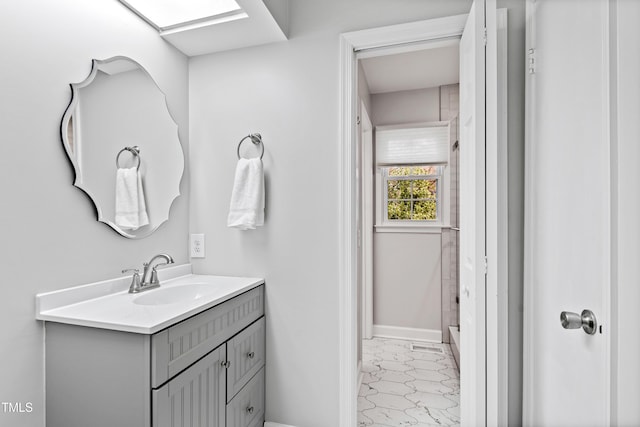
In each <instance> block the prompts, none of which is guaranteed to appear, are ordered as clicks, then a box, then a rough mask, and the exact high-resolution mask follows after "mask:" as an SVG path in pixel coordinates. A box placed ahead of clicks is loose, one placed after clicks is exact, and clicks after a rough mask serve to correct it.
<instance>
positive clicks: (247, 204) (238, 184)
mask: <svg viewBox="0 0 640 427" xmlns="http://www.w3.org/2000/svg"><path fill="white" fill-rule="evenodd" d="M263 224H264V173H263V168H262V160H260V159H258V158H256V159H240V160H238V165H237V166H236V176H235V181H234V182H233V191H232V192H231V205H230V207H229V216H228V217H227V226H228V227H235V228H239V229H240V230H251V229H255V228H256V227H258V226H261V225H263Z"/></svg>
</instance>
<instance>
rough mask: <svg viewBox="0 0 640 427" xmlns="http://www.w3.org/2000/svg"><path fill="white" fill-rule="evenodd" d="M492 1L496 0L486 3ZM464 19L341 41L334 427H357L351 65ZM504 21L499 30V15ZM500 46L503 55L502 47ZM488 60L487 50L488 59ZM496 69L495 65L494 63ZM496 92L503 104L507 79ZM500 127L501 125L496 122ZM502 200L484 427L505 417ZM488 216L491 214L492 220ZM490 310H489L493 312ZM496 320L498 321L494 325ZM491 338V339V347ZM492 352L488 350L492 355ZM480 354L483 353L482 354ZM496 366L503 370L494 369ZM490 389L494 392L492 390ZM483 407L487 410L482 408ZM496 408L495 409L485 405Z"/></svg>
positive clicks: (449, 30) (494, 243) (454, 30)
mask: <svg viewBox="0 0 640 427" xmlns="http://www.w3.org/2000/svg"><path fill="white" fill-rule="evenodd" d="M488 1H492V2H495V0H488ZM466 20H467V14H463V15H455V16H448V17H444V18H436V19H430V20H426V21H419V22H412V23H408V24H400V25H392V26H387V27H380V28H373V29H368V30H361V31H354V32H349V33H343V34H341V35H340V81H339V83H340V84H339V91H340V93H339V96H340V105H339V112H338V113H339V118H338V119H339V132H340V133H339V138H338V143H339V147H338V154H339V156H340V159H339V164H340V170H339V174H338V197H339V206H338V248H337V249H338V250H337V255H338V303H339V343H338V344H339V349H338V359H339V395H338V401H339V405H340V406H339V426H340V427H353V426H354V425H357V394H358V390H357V381H358V372H357V343H356V340H357V336H358V333H357V325H358V322H357V302H358V301H357V289H356V286H357V281H356V268H357V256H358V251H357V230H356V218H355V212H356V203H357V200H355V196H356V188H355V185H356V181H355V173H356V171H355V167H356V158H355V157H356V143H357V126H356V115H357V106H358V97H357V93H356V91H357V59H356V54H355V53H356V52H357V51H361V50H365V49H373V48H378V49H382V48H385V47H387V48H391V49H393V47H394V46H395V47H396V48H398V47H399V46H400V45H403V46H410V45H411V44H412V43H420V42H426V41H437V40H442V39H448V38H454V37H455V38H458V37H460V36H461V35H462V31H463V30H464V27H465V24H466ZM504 23H505V25H506V13H505V19H504ZM503 48H504V51H501V49H503ZM498 51H499V52H498V55H502V57H503V58H505V61H506V44H505V45H504V46H502V47H501V46H500V45H498ZM487 54H488V55H489V54H490V53H489V52H488V53H487ZM498 64H500V62H498ZM503 90H504V91H505V92H504V94H505V97H504V98H505V99H506V79H504V84H503ZM497 101H498V117H503V116H505V115H506V104H504V105H501V101H502V100H501V99H498V100H497ZM503 125H504V126H506V121H504V123H503ZM496 133H497V137H496V138H492V140H491V141H489V140H487V144H495V145H496V146H497V149H496V150H494V151H492V150H489V148H490V147H487V152H492V153H493V152H497V155H498V158H497V159H496V162H497V164H499V165H501V168H504V169H503V170H504V172H505V173H506V167H507V165H506V164H505V163H504V161H506V140H502V141H499V139H500V136H501V135H505V134H506V133H505V132H502V131H501V130H500V131H499V132H496ZM506 196H507V195H506V194H505V193H503V189H502V188H499V189H498V194H497V195H496V199H497V200H498V203H500V205H498V206H496V209H495V210H489V211H488V212H487V226H488V228H487V236H486V237H487V247H488V248H489V249H491V248H496V253H495V254H494V253H488V254H487V255H488V257H489V261H488V262H489V268H488V270H489V271H492V270H493V271H496V272H498V274H488V275H487V289H493V290H496V292H490V293H489V294H488V295H487V299H486V304H487V306H490V307H492V311H491V312H487V311H486V307H487V306H485V313H481V314H480V315H483V314H484V315H486V317H487V324H486V325H487V328H489V327H494V328H496V330H498V334H495V335H494V334H490V335H487V342H486V345H487V348H491V350H490V351H487V357H488V358H487V365H486V367H487V369H486V371H485V373H484V374H485V379H486V381H487V396H486V399H487V400H486V402H483V403H482V404H483V405H486V406H487V421H488V424H489V425H493V424H497V423H498V422H499V420H504V419H506V412H507V388H506V384H507V370H506V369H505V366H506V365H505V364H504V361H506V360H507V357H508V352H507V348H508V347H507V342H506V337H507V333H506V331H507V323H503V321H504V319H506V317H505V316H506V313H507V305H506V304H507V301H508V298H506V296H507V295H506V290H507V283H506V276H505V275H504V274H502V271H504V269H505V268H506V266H507V265H508V259H507V251H506V247H503V243H504V242H506V241H507V236H506V234H505V233H506V228H505V227H500V228H499V229H497V230H496V229H493V228H492V227H490V225H491V224H497V222H498V221H497V219H500V220H503V219H505V218H507V217H508V216H507V212H506ZM493 215H497V217H496V218H494V217H493ZM493 309H495V310H493ZM501 321H502V322H501ZM494 339H497V340H498V341H497V342H496V341H494ZM494 349H495V351H494ZM485 351H486V349H485ZM500 367H502V369H500ZM494 384H495V385H496V386H495V387H494V386H493V385H494ZM487 403H490V404H487ZM491 403H495V404H491Z"/></svg>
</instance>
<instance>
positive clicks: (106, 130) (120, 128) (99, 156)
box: [61, 56, 184, 238]
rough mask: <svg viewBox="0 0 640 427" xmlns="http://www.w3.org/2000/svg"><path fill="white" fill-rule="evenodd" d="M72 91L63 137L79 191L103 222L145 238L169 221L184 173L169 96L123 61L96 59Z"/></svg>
mask: <svg viewBox="0 0 640 427" xmlns="http://www.w3.org/2000/svg"><path fill="white" fill-rule="evenodd" d="M71 91H72V95H71V103H70V104H69V107H68V108H67V110H66V111H65V113H64V116H63V118H62V125H61V135H62V143H63V145H64V148H65V150H66V152H67V155H68V156H69V160H70V161H71V164H72V165H73V168H74V170H75V182H74V185H75V186H76V187H78V188H80V189H82V190H83V191H84V192H85V193H86V194H87V195H88V196H89V197H90V198H91V200H92V201H93V203H94V205H95V208H96V211H97V215H98V221H101V222H103V223H105V224H108V225H109V226H111V227H112V228H113V229H114V230H116V231H117V232H118V233H120V234H121V235H123V236H125V237H128V238H141V237H145V236H148V235H149V234H151V233H152V232H153V231H155V230H156V229H157V228H158V227H159V226H160V224H162V223H163V222H165V221H167V220H168V219H169V210H170V209H171V205H172V203H173V201H174V200H175V198H176V197H178V196H179V195H180V189H179V187H180V180H181V179H182V173H183V171H184V154H183V152H182V146H181V145H180V140H179V139H178V125H177V124H176V122H175V121H174V120H173V118H172V117H171V114H170V113H169V109H168V106H167V102H166V98H165V95H164V93H162V91H160V88H159V87H158V86H157V85H156V83H155V82H154V81H153V79H152V78H151V76H150V75H149V73H148V72H147V71H146V70H145V69H144V68H143V67H142V66H141V65H140V64H138V63H137V62H135V61H133V60H132V59H129V58H126V57H122V56H118V57H114V58H110V59H106V60H95V59H94V60H93V62H92V67H91V73H90V74H89V76H88V77H87V78H86V80H84V81H83V82H81V83H72V84H71Z"/></svg>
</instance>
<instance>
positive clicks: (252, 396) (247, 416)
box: [227, 368, 264, 427]
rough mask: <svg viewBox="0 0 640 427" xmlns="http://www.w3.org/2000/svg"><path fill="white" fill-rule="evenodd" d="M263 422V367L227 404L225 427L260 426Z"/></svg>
mask: <svg viewBox="0 0 640 427" xmlns="http://www.w3.org/2000/svg"><path fill="white" fill-rule="evenodd" d="M263 423H264V368H262V369H260V370H259V371H258V373H257V374H256V375H255V376H254V377H253V378H251V380H250V381H249V383H247V385H246V386H245V387H244V388H243V389H242V390H240V392H239V393H238V394H237V395H236V397H234V398H233V399H232V400H231V402H229V404H228V405H227V427H262V425H263Z"/></svg>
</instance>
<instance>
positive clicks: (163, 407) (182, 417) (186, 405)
mask: <svg viewBox="0 0 640 427" xmlns="http://www.w3.org/2000/svg"><path fill="white" fill-rule="evenodd" d="M225 347H226V345H224V344H223V345H221V346H220V347H218V348H217V349H215V350H214V351H212V352H211V353H209V354H208V355H207V356H205V357H204V358H202V359H201V360H200V361H198V362H197V363H195V364H194V365H193V366H191V367H190V368H189V369H187V370H185V371H184V372H182V373H181V374H180V375H178V376H176V377H175V378H174V379H172V380H171V381H169V382H168V383H166V384H165V385H163V386H162V387H160V388H159V389H157V390H153V392H152V394H153V424H152V425H153V427H224V425H225V367H224V366H223V364H224V363H225V362H226V348H225Z"/></svg>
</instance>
